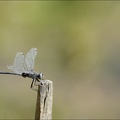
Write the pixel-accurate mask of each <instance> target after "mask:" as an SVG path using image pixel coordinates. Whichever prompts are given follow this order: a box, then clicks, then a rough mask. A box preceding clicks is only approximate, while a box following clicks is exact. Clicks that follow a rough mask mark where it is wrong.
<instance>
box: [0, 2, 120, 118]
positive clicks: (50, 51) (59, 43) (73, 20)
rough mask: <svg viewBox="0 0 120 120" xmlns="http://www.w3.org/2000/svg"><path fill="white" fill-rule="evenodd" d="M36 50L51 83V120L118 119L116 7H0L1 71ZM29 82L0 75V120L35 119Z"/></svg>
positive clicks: (119, 19) (119, 18)
mask: <svg viewBox="0 0 120 120" xmlns="http://www.w3.org/2000/svg"><path fill="white" fill-rule="evenodd" d="M32 47H36V48H37V49H38V54H37V57H36V59H35V68H34V69H35V71H38V72H43V73H44V76H45V79H50V80H52V81H53V83H54V101H53V118H54V119H58V118H59V119H65V118H66V119H70V118H79V119H85V118H89V119H92V118H95V119H102V118H103V119H105V118H108V119H109V118H111V119H117V118H120V2H117V1H116V2H112V1H111V2H100V1H99V2H98V1H97V2H95V1H94V2H92V1H91V2H88V1H85V2H84V1H79V2H78V1H76V2H73V1H71V2H60V1H58V2H55V1H41V2H38V1H36V2H33V1H29V2H27V1H26V2H23V1H21V2H18V1H11V2H4V1H1V2H0V71H9V70H8V69H7V67H6V66H9V65H12V64H13V60H14V57H15V55H16V53H17V52H20V51H21V52H23V53H25V54H26V53H27V52H28V51H29V50H30V49H31V48H32ZM30 84H31V79H29V78H26V79H24V78H22V77H18V76H9V75H0V119H3V118H4V119H5V118H6V119H8V118H9V119H10V118H11V119H13V118H14V119H18V118H19V119H33V118H34V114H35V105H36V96H37V93H36V92H34V91H33V90H31V89H30Z"/></svg>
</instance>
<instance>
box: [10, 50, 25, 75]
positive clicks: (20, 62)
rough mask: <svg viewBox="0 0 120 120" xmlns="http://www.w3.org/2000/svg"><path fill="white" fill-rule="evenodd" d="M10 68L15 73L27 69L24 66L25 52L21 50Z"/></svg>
mask: <svg viewBox="0 0 120 120" xmlns="http://www.w3.org/2000/svg"><path fill="white" fill-rule="evenodd" d="M8 69H11V70H12V71H14V72H15V73H22V72H23V71H24V70H25V67H24V54H23V53H21V52H19V53H17V54H16V56H15V60H14V64H13V66H8Z"/></svg>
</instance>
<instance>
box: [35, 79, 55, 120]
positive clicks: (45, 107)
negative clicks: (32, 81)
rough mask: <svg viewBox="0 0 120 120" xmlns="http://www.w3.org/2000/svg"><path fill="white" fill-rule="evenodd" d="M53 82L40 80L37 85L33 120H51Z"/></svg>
mask: <svg viewBox="0 0 120 120" xmlns="http://www.w3.org/2000/svg"><path fill="white" fill-rule="evenodd" d="M52 101H53V82H52V81H50V80H41V81H40V84H39V85H38V93H37V102H36V111H35V120H47V119H49V120H50V119H52Z"/></svg>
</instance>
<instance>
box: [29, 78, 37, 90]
mask: <svg viewBox="0 0 120 120" xmlns="http://www.w3.org/2000/svg"><path fill="white" fill-rule="evenodd" d="M33 83H34V84H35V79H33V80H32V83H31V86H30V88H31V89H32V90H35V91H38V90H37V89H36V88H34V87H33Z"/></svg>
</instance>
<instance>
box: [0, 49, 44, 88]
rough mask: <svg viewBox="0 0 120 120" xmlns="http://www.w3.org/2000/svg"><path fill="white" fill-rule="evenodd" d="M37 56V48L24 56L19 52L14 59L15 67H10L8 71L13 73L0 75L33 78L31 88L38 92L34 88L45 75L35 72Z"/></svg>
mask: <svg viewBox="0 0 120 120" xmlns="http://www.w3.org/2000/svg"><path fill="white" fill-rule="evenodd" d="M36 54H37V48H31V49H30V51H29V52H28V53H27V54H26V56H24V54H23V53H22V52H18V53H17V54H16V56H15V59H14V64H13V66H8V69H10V70H12V71H13V72H0V74H11V75H19V76H22V77H24V78H25V77H29V78H32V83H31V86H30V87H31V88H32V89H33V90H37V89H35V88H34V87H33V85H36V81H38V82H40V80H42V78H43V73H36V72H35V71H33V68H34V59H35V56H36Z"/></svg>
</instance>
